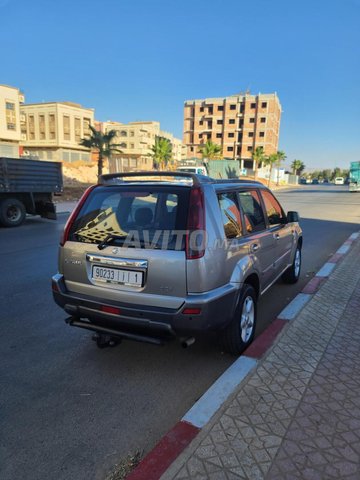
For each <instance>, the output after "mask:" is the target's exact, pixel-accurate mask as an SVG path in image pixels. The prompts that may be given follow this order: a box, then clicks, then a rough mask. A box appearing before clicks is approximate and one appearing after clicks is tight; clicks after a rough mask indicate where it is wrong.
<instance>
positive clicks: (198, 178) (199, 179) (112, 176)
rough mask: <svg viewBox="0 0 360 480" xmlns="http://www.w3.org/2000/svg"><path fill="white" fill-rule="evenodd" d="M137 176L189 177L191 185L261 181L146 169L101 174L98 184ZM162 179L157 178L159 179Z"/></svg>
mask: <svg viewBox="0 0 360 480" xmlns="http://www.w3.org/2000/svg"><path fill="white" fill-rule="evenodd" d="M129 177H130V178H131V177H134V178H139V177H144V180H142V181H144V182H151V181H154V179H153V178H150V179H148V180H146V177H168V178H169V177H177V178H179V177H180V178H188V179H191V180H192V182H193V185H195V186H198V185H201V184H204V183H213V184H224V183H250V184H256V185H262V186H263V184H262V183H261V182H258V181H256V180H245V179H240V178H226V179H216V178H212V177H207V176H205V175H199V174H197V173H191V172H178V171H175V172H158V171H148V172H128V173H120V172H119V173H107V174H105V175H101V177H100V178H99V182H98V183H99V185H106V184H109V183H110V184H111V183H114V182H112V180H119V181H120V182H126V180H124V179H125V178H129ZM161 180H162V179H161V178H159V181H161Z"/></svg>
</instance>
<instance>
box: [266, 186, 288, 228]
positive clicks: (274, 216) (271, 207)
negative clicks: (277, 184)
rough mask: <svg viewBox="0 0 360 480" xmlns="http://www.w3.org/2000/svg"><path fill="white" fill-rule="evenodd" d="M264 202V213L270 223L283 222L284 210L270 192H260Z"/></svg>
mask: <svg viewBox="0 0 360 480" xmlns="http://www.w3.org/2000/svg"><path fill="white" fill-rule="evenodd" d="M261 195H262V198H263V200H264V204H265V211H266V215H267V217H268V220H269V224H270V225H279V224H281V223H283V222H284V212H283V210H282V208H281V206H280V204H279V202H278V201H277V200H276V198H275V197H274V195H272V193H270V192H267V191H262V192H261Z"/></svg>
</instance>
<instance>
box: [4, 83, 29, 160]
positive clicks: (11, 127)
mask: <svg viewBox="0 0 360 480" xmlns="http://www.w3.org/2000/svg"><path fill="white" fill-rule="evenodd" d="M22 103H24V95H23V93H22V92H21V91H20V90H19V89H18V88H16V87H10V86H7V85H0V157H13V158H18V157H19V145H20V140H21V128H20V121H21V114H20V106H21V104H22Z"/></svg>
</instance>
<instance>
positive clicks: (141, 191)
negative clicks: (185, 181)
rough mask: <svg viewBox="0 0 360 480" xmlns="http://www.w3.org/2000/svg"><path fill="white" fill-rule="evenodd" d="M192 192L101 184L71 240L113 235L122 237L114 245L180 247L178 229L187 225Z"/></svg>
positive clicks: (94, 239) (96, 239) (81, 214)
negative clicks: (190, 193)
mask: <svg viewBox="0 0 360 480" xmlns="http://www.w3.org/2000/svg"><path fill="white" fill-rule="evenodd" d="M189 191H190V189H189V188H188V187H180V188H179V187H173V186H164V185H162V186H153V185H151V186H140V187H139V186H128V185H126V186H107V187H97V188H95V189H94V190H93V192H91V194H90V195H89V197H88V199H87V200H86V202H85V204H84V205H83V207H82V209H81V210H80V212H79V214H78V216H77V218H76V220H75V222H74V223H73V225H72V227H71V230H70V235H69V239H70V240H72V241H77V242H85V243H100V242H102V241H103V240H105V238H106V237H108V235H110V234H112V235H116V236H117V237H121V238H118V239H115V240H112V245H120V246H123V245H124V244H125V245H127V246H139V247H143V248H167V249H170V250H174V249H175V246H176V249H179V247H180V246H179V245H178V244H176V241H177V238H178V237H177V232H178V231H183V230H185V228H186V221H187V210H188V202H189ZM165 243H166V245H165ZM180 248H181V249H183V248H184V245H181V247H180Z"/></svg>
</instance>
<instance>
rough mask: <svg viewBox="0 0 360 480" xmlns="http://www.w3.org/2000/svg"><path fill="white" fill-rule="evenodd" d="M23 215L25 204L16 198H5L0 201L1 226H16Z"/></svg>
mask: <svg viewBox="0 0 360 480" xmlns="http://www.w3.org/2000/svg"><path fill="white" fill-rule="evenodd" d="M25 216H26V210H25V206H24V204H23V203H22V202H20V200H18V199H17V198H5V199H4V200H2V201H1V202H0V225H2V226H3V227H18V226H19V225H21V224H22V223H23V222H24V220H25Z"/></svg>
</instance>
